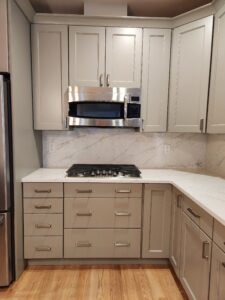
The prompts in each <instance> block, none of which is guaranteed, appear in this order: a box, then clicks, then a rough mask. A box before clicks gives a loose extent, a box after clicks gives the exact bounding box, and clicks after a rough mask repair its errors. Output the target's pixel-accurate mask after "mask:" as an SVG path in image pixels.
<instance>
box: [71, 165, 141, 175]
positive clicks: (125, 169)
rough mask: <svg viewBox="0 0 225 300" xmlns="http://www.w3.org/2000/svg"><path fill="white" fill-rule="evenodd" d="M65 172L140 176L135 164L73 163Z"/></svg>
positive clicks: (72, 173)
mask: <svg viewBox="0 0 225 300" xmlns="http://www.w3.org/2000/svg"><path fill="white" fill-rule="evenodd" d="M66 173H67V176H68V177H120V176H121V177H141V175H140V174H141V171H140V170H139V169H138V168H137V167H136V166H135V165H116V164H112V165H105V164H97V165H94V164H74V165H72V166H71V167H70V168H69V169H68V170H67V171H66Z"/></svg>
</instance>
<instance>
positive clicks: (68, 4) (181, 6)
mask: <svg viewBox="0 0 225 300" xmlns="http://www.w3.org/2000/svg"><path fill="white" fill-rule="evenodd" d="M89 1H91V2H95V1H96V2H98V3H117V4H120V3H123V4H124V3H127V5H128V15H129V16H142V17H174V16H176V15H179V14H181V13H184V12H187V11H189V10H192V9H194V8H197V7H199V6H202V5H205V4H207V3H210V2H212V0H111V1H109V0H89ZM30 2H31V4H32V6H33V8H34V10H35V11H36V12H39V13H62V14H83V7H84V0H30Z"/></svg>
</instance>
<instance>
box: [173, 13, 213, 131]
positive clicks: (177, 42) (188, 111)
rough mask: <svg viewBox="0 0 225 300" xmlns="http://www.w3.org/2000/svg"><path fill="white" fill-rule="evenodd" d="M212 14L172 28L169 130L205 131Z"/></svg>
mask: <svg viewBox="0 0 225 300" xmlns="http://www.w3.org/2000/svg"><path fill="white" fill-rule="evenodd" d="M212 27H213V16H209V17H207V18H203V19H200V20H198V21H194V22H192V23H189V24H186V25H183V26H180V27H177V28H175V29H174V32H173V46H172V58H171V59H172V61H171V80H170V97H169V131H170V132H205V121H206V111H207V98H208V84H209V71H210V57H211V41H212Z"/></svg>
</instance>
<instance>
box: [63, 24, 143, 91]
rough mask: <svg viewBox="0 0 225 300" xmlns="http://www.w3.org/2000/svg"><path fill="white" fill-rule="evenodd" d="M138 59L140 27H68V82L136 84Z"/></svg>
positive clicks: (102, 84)
mask: <svg viewBox="0 0 225 300" xmlns="http://www.w3.org/2000/svg"><path fill="white" fill-rule="evenodd" d="M90 49H91V51H90ZM141 59H142V29H139V28H117V27H111V28H105V27H89V26H71V27H70V28H69V73H70V80H69V82H70V85H72V86H74V85H79V86H110V87H131V88H138V87H140V85H141Z"/></svg>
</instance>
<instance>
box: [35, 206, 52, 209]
mask: <svg viewBox="0 0 225 300" xmlns="http://www.w3.org/2000/svg"><path fill="white" fill-rule="evenodd" d="M34 207H35V208H36V209H50V208H52V206H51V205H35V206H34Z"/></svg>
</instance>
